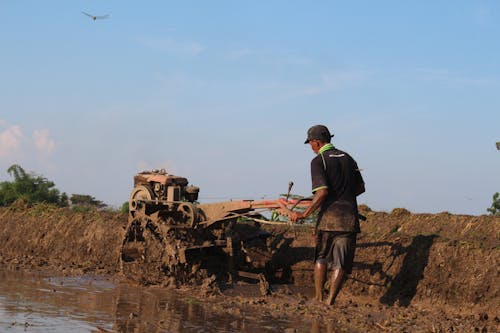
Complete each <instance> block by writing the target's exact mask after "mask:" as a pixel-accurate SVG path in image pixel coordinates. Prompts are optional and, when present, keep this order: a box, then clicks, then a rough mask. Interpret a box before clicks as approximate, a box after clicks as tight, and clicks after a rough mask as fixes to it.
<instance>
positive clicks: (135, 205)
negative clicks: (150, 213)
mask: <svg viewBox="0 0 500 333" xmlns="http://www.w3.org/2000/svg"><path fill="white" fill-rule="evenodd" d="M152 199H153V191H152V190H151V188H150V187H149V186H147V185H138V186H136V187H134V189H133V190H132V193H130V198H129V201H128V207H129V212H130V214H131V215H132V216H135V213H136V212H137V211H138V210H139V209H140V207H139V205H140V202H139V201H140V200H152Z"/></svg>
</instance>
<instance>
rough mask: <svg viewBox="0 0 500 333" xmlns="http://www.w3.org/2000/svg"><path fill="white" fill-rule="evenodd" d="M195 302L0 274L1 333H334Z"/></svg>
mask: <svg viewBox="0 0 500 333" xmlns="http://www.w3.org/2000/svg"><path fill="white" fill-rule="evenodd" d="M246 292H248V290H243V289H241V290H238V292H237V294H241V295H244V294H245V293H246ZM194 296H196V295H193V297H191V296H190V295H189V294H186V293H185V292H182V293H181V292H178V291H176V290H167V289H162V288H142V287H138V286H133V285H128V284H115V283H113V281H111V280H109V279H106V278H103V277H91V276H80V277H74V278H69V277H46V276H42V275H33V274H27V273H23V272H15V271H5V270H0V332H72V333H79V332H120V333H139V332H168V333H180V332H221V333H223V332H242V333H246V332H252V333H253V332H259V333H267V332H287V333H288V332H290V333H292V332H293V333H298V332H306V333H309V332H310V333H335V332H337V331H336V328H335V327H334V325H333V324H331V323H328V322H326V323H323V322H319V321H311V320H306V319H305V318H303V317H302V316H301V315H296V316H290V317H291V318H282V319H276V318H275V317H274V316H271V314H265V313H264V314H263V313H261V312H259V313H255V311H252V310H245V308H244V307H238V308H237V309H234V308H231V307H229V308H224V307H222V306H221V305H220V304H219V305H218V306H217V307H215V305H214V304H213V303H212V302H211V300H210V299H206V300H203V301H199V300H197V298H196V297H194ZM234 299H236V298H234ZM226 306H227V305H226Z"/></svg>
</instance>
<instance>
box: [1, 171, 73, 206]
mask: <svg viewBox="0 0 500 333" xmlns="http://www.w3.org/2000/svg"><path fill="white" fill-rule="evenodd" d="M7 172H8V173H9V174H10V176H11V177H13V178H14V181H12V182H9V181H4V182H1V183H0V205H1V206H7V205H10V204H12V203H13V202H15V201H16V200H19V199H22V200H24V201H26V202H27V203H29V204H33V203H37V202H45V203H53V204H56V205H58V206H64V205H67V196H66V195H65V194H64V195H61V194H60V192H59V190H58V189H56V188H55V184H54V182H52V181H49V180H48V179H46V178H44V177H42V176H39V175H36V174H34V173H26V171H24V169H23V168H22V167H20V166H19V165H17V164H13V165H11V166H10V167H9V168H8V169H7Z"/></svg>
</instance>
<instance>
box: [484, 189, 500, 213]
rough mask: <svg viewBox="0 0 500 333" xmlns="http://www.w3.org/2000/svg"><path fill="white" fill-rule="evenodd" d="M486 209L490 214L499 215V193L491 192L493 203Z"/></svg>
mask: <svg viewBox="0 0 500 333" xmlns="http://www.w3.org/2000/svg"><path fill="white" fill-rule="evenodd" d="M487 210H488V212H489V213H490V214H491V215H500V193H498V192H497V193H495V194H493V203H492V204H491V207H490V208H488V209H487Z"/></svg>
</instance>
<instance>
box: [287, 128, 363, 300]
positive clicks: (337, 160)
mask: <svg viewBox="0 0 500 333" xmlns="http://www.w3.org/2000/svg"><path fill="white" fill-rule="evenodd" d="M332 137H333V135H330V131H329V130H328V128H327V127H325V126H323V125H315V126H312V127H311V128H309V130H308V131H307V139H306V141H305V142H304V143H305V144H307V143H309V145H310V146H311V148H312V150H313V151H314V153H316V154H317V155H316V157H315V158H314V159H313V160H312V161H311V178H312V192H313V193H314V197H313V200H312V202H311V205H310V206H309V207H308V208H307V209H306V210H305V211H304V212H293V213H292V214H291V216H290V220H291V221H293V222H296V221H299V220H301V219H305V218H306V217H308V216H309V215H311V214H312V213H314V212H315V211H316V210H317V209H318V208H320V211H319V214H318V219H317V221H316V227H315V229H314V234H315V236H316V250H315V258H314V260H315V265H314V288H315V290H316V297H315V299H316V300H317V301H320V302H322V301H323V288H324V286H325V281H326V277H327V268H328V264H329V263H331V265H332V267H333V270H332V274H331V278H330V292H329V294H328V298H327V299H326V304H328V305H332V304H333V303H334V302H335V298H336V297H337V295H338V293H339V291H340V288H341V287H342V284H343V283H344V281H345V279H346V277H347V274H350V273H351V270H352V264H353V261H354V252H355V250H356V234H357V233H359V232H360V231H361V230H360V227H359V218H358V204H357V201H356V197H357V196H358V195H360V194H361V193H363V192H364V191H365V184H364V182H363V178H362V176H361V173H360V171H359V169H358V165H357V164H356V161H354V159H353V158H352V157H351V156H349V154H347V153H346V152H343V151H341V150H339V149H337V148H335V147H334V146H333V145H332V144H331V143H330V141H331V138H332Z"/></svg>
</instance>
